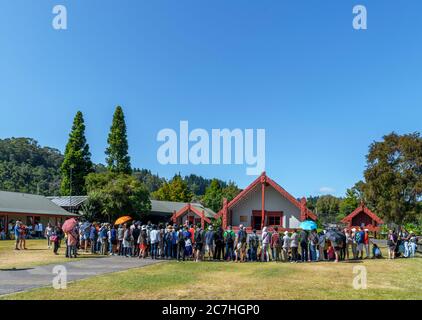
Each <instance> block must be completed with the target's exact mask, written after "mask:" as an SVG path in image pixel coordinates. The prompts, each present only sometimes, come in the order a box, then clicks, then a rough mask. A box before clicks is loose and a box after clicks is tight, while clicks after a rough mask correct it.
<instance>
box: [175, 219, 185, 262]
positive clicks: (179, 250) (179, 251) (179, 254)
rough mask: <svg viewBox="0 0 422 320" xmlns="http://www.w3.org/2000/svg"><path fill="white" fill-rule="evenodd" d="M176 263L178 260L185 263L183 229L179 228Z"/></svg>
mask: <svg viewBox="0 0 422 320" xmlns="http://www.w3.org/2000/svg"><path fill="white" fill-rule="evenodd" d="M176 258H177V262H179V261H180V259H183V261H185V236H184V234H183V227H182V226H180V228H178V230H177V257H176Z"/></svg>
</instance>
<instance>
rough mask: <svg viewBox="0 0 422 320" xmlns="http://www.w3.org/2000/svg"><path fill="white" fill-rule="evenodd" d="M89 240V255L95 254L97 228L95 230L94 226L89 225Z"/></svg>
mask: <svg viewBox="0 0 422 320" xmlns="http://www.w3.org/2000/svg"><path fill="white" fill-rule="evenodd" d="M89 240H90V242H91V253H96V250H95V249H96V244H97V228H95V225H91V229H90V230H89Z"/></svg>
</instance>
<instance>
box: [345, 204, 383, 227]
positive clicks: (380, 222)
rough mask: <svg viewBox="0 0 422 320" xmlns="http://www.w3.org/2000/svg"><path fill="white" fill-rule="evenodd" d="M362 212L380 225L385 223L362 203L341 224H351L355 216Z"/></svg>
mask: <svg viewBox="0 0 422 320" xmlns="http://www.w3.org/2000/svg"><path fill="white" fill-rule="evenodd" d="M361 212H363V213H365V214H367V215H368V216H369V217H370V218H371V219H373V220H375V221H376V222H377V223H378V224H383V223H384V221H383V220H382V219H381V218H380V217H378V216H377V215H376V214H375V213H373V212H372V211H371V210H369V209H368V207H367V206H365V204H364V203H363V202H361V204H360V206H359V207H357V208H356V209H355V210H354V211H353V212H352V213H351V214H349V215H348V216H346V217H345V218H343V220H341V222H344V223H347V222H350V221H352V219H353V218H354V217H355V216H357V215H358V214H359V213H361Z"/></svg>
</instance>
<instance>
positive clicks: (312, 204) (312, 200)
mask: <svg viewBox="0 0 422 320" xmlns="http://www.w3.org/2000/svg"><path fill="white" fill-rule="evenodd" d="M318 199H319V196H314V197H313V196H309V197H308V198H306V207H307V208H308V209H309V210H311V211H315V209H316V204H317V201H318ZM297 200H298V201H299V202H300V199H297Z"/></svg>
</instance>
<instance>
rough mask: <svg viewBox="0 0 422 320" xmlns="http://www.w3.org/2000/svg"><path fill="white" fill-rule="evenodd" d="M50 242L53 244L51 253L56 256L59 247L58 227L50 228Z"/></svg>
mask: <svg viewBox="0 0 422 320" xmlns="http://www.w3.org/2000/svg"><path fill="white" fill-rule="evenodd" d="M50 241H51V243H53V252H54V254H55V255H58V254H59V253H58V250H59V247H60V231H59V227H52V232H51V236H50Z"/></svg>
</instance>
